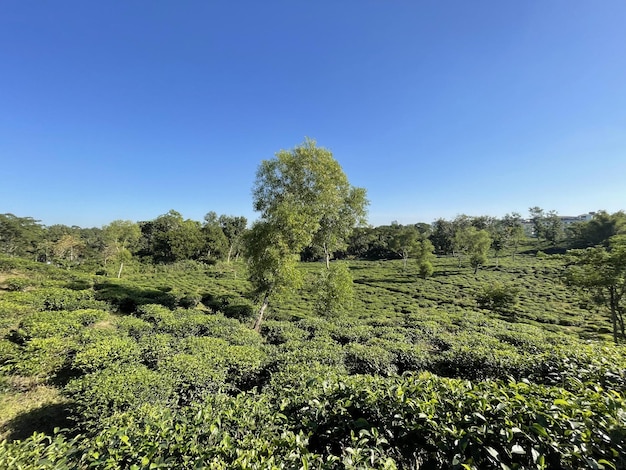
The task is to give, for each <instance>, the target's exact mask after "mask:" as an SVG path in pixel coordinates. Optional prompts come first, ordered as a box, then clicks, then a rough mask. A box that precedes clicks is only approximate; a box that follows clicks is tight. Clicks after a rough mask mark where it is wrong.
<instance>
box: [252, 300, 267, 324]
mask: <svg viewBox="0 0 626 470" xmlns="http://www.w3.org/2000/svg"><path fill="white" fill-rule="evenodd" d="M268 304H269V294H266V295H265V297H264V298H263V304H262V305H261V308H260V309H259V316H258V317H257V318H256V321H255V322H254V331H256V332H259V331H261V322H263V315H264V314H265V310H266V309H267V306H268Z"/></svg>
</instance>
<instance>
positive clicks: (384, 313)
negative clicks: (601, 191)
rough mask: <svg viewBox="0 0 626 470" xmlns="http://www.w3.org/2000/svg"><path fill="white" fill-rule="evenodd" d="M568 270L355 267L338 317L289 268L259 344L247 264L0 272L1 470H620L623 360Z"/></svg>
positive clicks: (602, 318)
mask: <svg viewBox="0 0 626 470" xmlns="http://www.w3.org/2000/svg"><path fill="white" fill-rule="evenodd" d="M565 262H566V261H565V259H564V258H563V257H562V256H560V255H550V256H549V255H546V256H535V255H520V256H517V257H516V258H515V259H512V258H511V257H507V258H503V259H501V260H500V262H499V265H498V267H495V266H494V265H493V264H492V265H488V266H486V267H484V268H483V269H481V270H480V271H479V272H478V273H477V274H474V272H473V270H472V269H471V268H470V267H461V268H460V267H458V262H457V260H456V259H454V258H451V257H439V258H438V259H436V260H435V262H434V274H433V275H432V277H428V278H426V279H423V278H422V277H420V276H419V274H418V268H417V266H416V265H414V264H412V263H411V262H410V261H409V264H408V266H407V268H406V269H403V264H402V261H401V260H392V261H347V262H346V263H348V266H349V268H350V271H351V273H352V276H353V278H354V288H355V298H354V302H353V305H352V308H351V310H350V312H349V313H345V314H342V315H335V316H324V315H318V314H315V313H314V311H313V307H312V305H313V302H312V296H313V294H312V284H313V281H312V279H313V277H314V276H315V275H316V274H317V273H318V272H319V271H320V269H322V265H321V264H319V263H301V264H300V265H299V267H298V269H301V270H302V271H303V272H304V274H305V277H308V279H309V281H310V282H305V287H304V288H303V289H302V290H301V291H298V292H296V291H292V292H289V293H288V294H287V295H285V296H283V297H282V298H281V299H280V301H279V302H277V303H275V304H273V305H272V306H271V307H270V309H271V311H269V312H268V314H267V319H266V321H265V322H264V323H263V324H262V326H261V329H260V332H256V331H254V330H253V329H252V328H251V326H252V323H253V322H254V317H255V313H256V308H257V306H258V303H257V302H258V299H253V298H250V296H249V292H250V291H251V287H250V285H249V284H248V281H247V273H246V265H245V264H244V263H243V262H241V261H237V262H231V263H217V264H215V265H212V266H211V265H206V264H202V263H199V262H194V261H184V262H179V263H174V264H170V265H147V264H146V265H142V266H139V267H138V268H137V269H135V270H134V272H128V273H127V274H126V275H125V278H123V279H116V278H113V277H107V276H102V275H95V274H89V273H87V272H82V273H81V272H78V271H73V270H68V269H61V268H57V267H55V266H52V265H47V264H44V263H36V262H31V261H26V260H23V259H19V258H6V257H3V258H0V338H1V339H0V372H1V375H0V438H1V439H2V441H1V443H0V468H3V469H31V468H32V469H48V468H49V469H74V468H84V469H87V468H111V469H113V468H128V469H152V468H181V469H186V468H189V469H191V468H211V469H254V468H258V469H274V468H276V469H279V468H286V469H299V468H305V469H335V468H350V469H368V468H376V469H394V468H406V469H410V468H423V469H448V468H453V469H489V468H498V469H542V468H550V469H560V468H567V469H574V468H592V469H617V468H626V399H625V395H624V394H625V393H626V349H625V348H624V346H619V345H618V346H616V345H614V344H613V343H612V342H611V324H610V323H609V321H608V318H607V316H606V315H605V314H604V313H603V312H599V311H596V310H595V309H594V308H592V307H591V306H590V304H587V303H585V302H584V299H581V298H579V297H577V295H576V293H575V292H574V291H573V290H571V289H570V288H568V287H567V286H565V285H564V283H563V281H562V279H563V272H564V266H565ZM498 293H504V294H510V295H509V296H508V297H506V296H505V295H502V296H499V295H496V294H498Z"/></svg>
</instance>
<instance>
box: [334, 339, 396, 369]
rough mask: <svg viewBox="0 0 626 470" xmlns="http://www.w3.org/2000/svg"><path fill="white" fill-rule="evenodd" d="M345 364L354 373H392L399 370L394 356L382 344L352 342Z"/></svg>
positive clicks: (347, 351)
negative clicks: (371, 344)
mask: <svg viewBox="0 0 626 470" xmlns="http://www.w3.org/2000/svg"><path fill="white" fill-rule="evenodd" d="M345 350H346V358H345V364H346V367H347V369H348V371H349V372H350V373H352V374H371V375H385V376H386V375H391V374H394V373H396V372H397V368H396V366H395V364H394V356H393V354H392V353H390V352H389V351H387V350H385V349H383V348H381V347H380V346H370V345H364V344H358V343H350V344H348V345H347V346H346V348H345Z"/></svg>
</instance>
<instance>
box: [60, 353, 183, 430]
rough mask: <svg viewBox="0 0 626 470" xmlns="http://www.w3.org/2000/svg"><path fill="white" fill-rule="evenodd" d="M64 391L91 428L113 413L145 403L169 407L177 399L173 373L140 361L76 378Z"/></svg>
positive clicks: (80, 419)
mask: <svg viewBox="0 0 626 470" xmlns="http://www.w3.org/2000/svg"><path fill="white" fill-rule="evenodd" d="M64 392H65V394H66V395H67V396H68V397H69V398H70V399H72V400H73V402H74V410H75V413H76V416H75V419H76V421H77V422H78V424H80V425H81V427H83V428H85V429H90V430H95V429H98V428H99V427H100V426H101V424H102V423H104V422H105V421H106V420H107V419H108V418H110V417H111V416H112V415H113V414H115V413H118V412H122V411H126V410H129V409H134V408H138V407H139V406H141V405H143V404H144V403H148V404H154V405H158V406H164V407H167V406H170V405H171V404H173V403H174V401H175V399H174V397H175V396H174V384H173V382H172V379H171V377H168V376H167V375H164V374H160V373H158V372H155V371H152V370H149V369H148V368H146V367H144V366H142V365H137V364H125V365H122V366H120V367H119V368H116V369H115V370H112V369H104V370H98V371H96V372H94V373H92V374H88V375H85V376H83V377H81V378H78V379H74V380H72V381H71V382H70V383H68V384H67V385H66V387H65V389H64Z"/></svg>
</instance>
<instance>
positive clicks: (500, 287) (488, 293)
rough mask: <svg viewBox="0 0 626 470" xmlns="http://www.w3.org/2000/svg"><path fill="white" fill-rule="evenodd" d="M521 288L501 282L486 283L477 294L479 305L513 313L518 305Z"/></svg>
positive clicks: (496, 310) (495, 310) (487, 308)
mask: <svg viewBox="0 0 626 470" xmlns="http://www.w3.org/2000/svg"><path fill="white" fill-rule="evenodd" d="M519 294H520V289H519V288H517V287H515V286H513V285H511V284H503V283H501V282H494V283H492V284H489V285H486V286H484V287H483V288H482V290H481V291H480V292H479V293H478V294H477V295H476V303H477V304H478V307H480V308H484V309H486V310H491V311H494V312H498V313H507V314H510V313H513V312H514V311H515V307H516V306H517V302H518V297H519Z"/></svg>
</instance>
